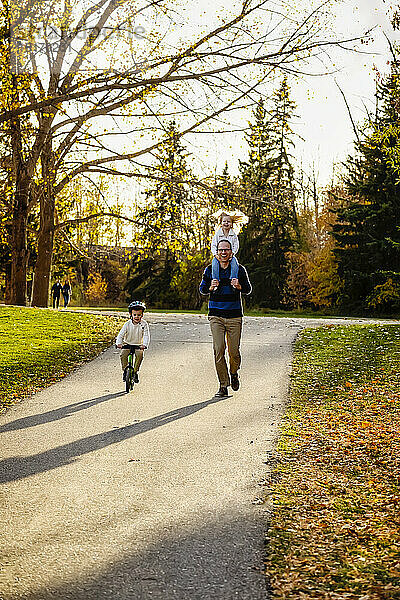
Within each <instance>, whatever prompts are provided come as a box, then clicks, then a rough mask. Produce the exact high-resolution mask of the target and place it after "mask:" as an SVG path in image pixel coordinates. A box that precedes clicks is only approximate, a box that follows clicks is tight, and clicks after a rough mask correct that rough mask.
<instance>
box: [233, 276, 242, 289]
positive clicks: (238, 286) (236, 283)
mask: <svg viewBox="0 0 400 600" xmlns="http://www.w3.org/2000/svg"><path fill="white" fill-rule="evenodd" d="M231 286H232V287H234V288H235V289H236V290H241V289H242V286H241V285H240V283H239V279H236V277H234V278H233V279H231Z"/></svg>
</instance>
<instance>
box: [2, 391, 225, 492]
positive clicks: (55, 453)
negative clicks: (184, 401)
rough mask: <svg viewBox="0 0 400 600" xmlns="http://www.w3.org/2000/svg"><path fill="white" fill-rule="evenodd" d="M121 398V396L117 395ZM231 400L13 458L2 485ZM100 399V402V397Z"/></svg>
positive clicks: (4, 465) (202, 404)
mask: <svg viewBox="0 0 400 600" xmlns="http://www.w3.org/2000/svg"><path fill="white" fill-rule="evenodd" d="M117 395H120V394H117ZM226 399H227V398H215V397H214V398H211V399H210V400H206V401H204V402H198V403H197V404H192V405H189V406H183V407H181V408H177V409H175V410H172V411H170V412H168V413H164V414H162V415H158V416H156V417H153V418H151V419H147V420H146V421H142V422H140V423H134V424H132V425H127V426H126V427H120V428H117V429H111V430H110V431H105V432H102V433H98V434H96V435H92V436H90V437H87V438H82V439H80V440H76V441H74V442H71V443H69V444H65V445H64V446H58V447H57V448H53V449H51V450H46V452H41V453H39V454H34V455H32V456H13V457H11V458H6V459H5V460H2V461H1V462H0V483H6V482H9V481H16V480H18V479H23V478H25V477H30V476H31V475H35V474H36V473H44V472H46V471H50V470H51V469H56V468H57V467H61V466H63V465H67V464H70V463H72V462H74V460H75V459H76V458H77V457H79V456H82V455H84V454H88V453H89V452H94V451H95V450H100V449H101V448H106V447H107V446H110V445H111V444H116V443H118V442H122V441H123V440H126V439H128V438H131V437H134V436H135V435H139V434H141V433H145V432H146V431H150V430H151V429H156V428H157V427H161V426H162V425H167V424H168V423H171V422H172V421H176V420H177V419H182V418H184V417H188V416H189V415H192V414H194V413H196V412H197V411H199V410H202V409H203V408H206V407H207V406H209V405H210V404H215V403H216V402H220V401H221V400H226ZM97 400H99V399H98V398H97Z"/></svg>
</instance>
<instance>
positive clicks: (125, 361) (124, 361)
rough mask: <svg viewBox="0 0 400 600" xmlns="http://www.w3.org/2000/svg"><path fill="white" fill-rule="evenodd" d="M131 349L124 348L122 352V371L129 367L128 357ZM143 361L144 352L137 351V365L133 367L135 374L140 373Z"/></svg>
mask: <svg viewBox="0 0 400 600" xmlns="http://www.w3.org/2000/svg"><path fill="white" fill-rule="evenodd" d="M129 352H130V350H129V348H122V350H121V352H120V355H119V357H120V359H121V366H122V370H123V371H125V368H126V367H127V366H128V356H129ZM142 360H143V350H138V349H135V363H134V365H133V370H134V371H135V373H137V372H138V371H139V367H140V365H141V364H142Z"/></svg>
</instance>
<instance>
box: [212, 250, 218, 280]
mask: <svg viewBox="0 0 400 600" xmlns="http://www.w3.org/2000/svg"><path fill="white" fill-rule="evenodd" d="M211 273H212V275H211V276H212V279H218V281H219V261H218V260H217V259H216V258H215V256H214V258H213V259H212V263H211Z"/></svg>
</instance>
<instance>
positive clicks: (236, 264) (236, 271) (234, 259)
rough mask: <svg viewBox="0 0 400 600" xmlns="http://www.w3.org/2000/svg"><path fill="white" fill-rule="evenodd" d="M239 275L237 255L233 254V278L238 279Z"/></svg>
mask: <svg viewBox="0 0 400 600" xmlns="http://www.w3.org/2000/svg"><path fill="white" fill-rule="evenodd" d="M238 275H239V263H238V261H237V258H236V256H232V260H231V279H237V278H238Z"/></svg>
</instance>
